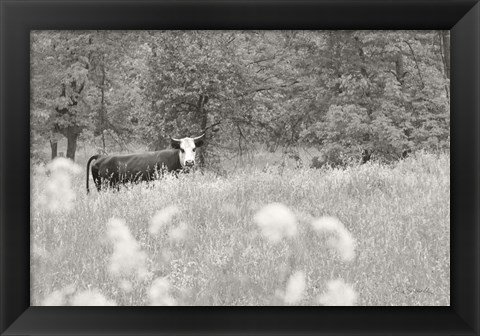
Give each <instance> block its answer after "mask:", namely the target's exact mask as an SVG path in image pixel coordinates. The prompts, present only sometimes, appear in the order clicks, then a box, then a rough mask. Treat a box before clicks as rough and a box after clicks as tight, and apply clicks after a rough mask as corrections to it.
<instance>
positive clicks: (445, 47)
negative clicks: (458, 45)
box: [441, 30, 450, 79]
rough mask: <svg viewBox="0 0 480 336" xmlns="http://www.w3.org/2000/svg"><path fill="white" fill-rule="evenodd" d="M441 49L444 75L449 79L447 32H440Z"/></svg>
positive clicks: (448, 41) (448, 40) (448, 42)
mask: <svg viewBox="0 0 480 336" xmlns="http://www.w3.org/2000/svg"><path fill="white" fill-rule="evenodd" d="M441 35H442V49H443V67H444V69H445V75H446V76H447V78H448V79H450V36H449V33H448V31H447V30H442V31H441Z"/></svg>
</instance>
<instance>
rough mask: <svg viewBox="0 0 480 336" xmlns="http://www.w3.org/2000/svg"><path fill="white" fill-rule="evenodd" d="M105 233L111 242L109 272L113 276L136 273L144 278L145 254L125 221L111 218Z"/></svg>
mask: <svg viewBox="0 0 480 336" xmlns="http://www.w3.org/2000/svg"><path fill="white" fill-rule="evenodd" d="M107 234H108V238H109V239H110V241H111V242H112V243H113V254H112V256H111V257H110V265H109V268H108V270H109V272H110V273H112V274H113V275H114V276H122V275H131V274H136V275H137V276H138V277H140V278H144V277H145V276H146V274H147V272H146V268H145V263H146V259H147V256H146V254H145V252H143V251H142V250H140V246H139V244H138V242H137V241H136V240H135V238H133V236H132V235H131V234H130V231H129V230H128V227H127V226H126V225H125V222H124V221H123V220H121V219H118V218H111V219H110V220H109V221H108V224H107Z"/></svg>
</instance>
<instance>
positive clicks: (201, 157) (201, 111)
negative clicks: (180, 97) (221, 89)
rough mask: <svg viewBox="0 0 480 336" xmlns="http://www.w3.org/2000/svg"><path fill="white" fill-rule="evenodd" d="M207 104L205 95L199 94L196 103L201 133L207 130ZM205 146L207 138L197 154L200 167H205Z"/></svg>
mask: <svg viewBox="0 0 480 336" xmlns="http://www.w3.org/2000/svg"><path fill="white" fill-rule="evenodd" d="M207 102H208V96H207V95H205V94H200V97H199V98H198V103H197V114H198V116H199V118H200V128H201V131H202V132H204V131H205V129H206V128H207V122H208V112H207V110H206V109H205V104H206V103H207ZM207 145H208V141H207V138H206V137H205V139H204V141H203V146H202V149H201V150H200V153H198V162H199V164H200V166H201V167H205V161H206V155H205V153H206V151H207Z"/></svg>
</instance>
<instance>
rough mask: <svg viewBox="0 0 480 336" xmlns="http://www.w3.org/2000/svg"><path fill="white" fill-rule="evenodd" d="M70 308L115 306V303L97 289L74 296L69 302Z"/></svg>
mask: <svg viewBox="0 0 480 336" xmlns="http://www.w3.org/2000/svg"><path fill="white" fill-rule="evenodd" d="M70 303H71V305H72V306H116V305H117V304H116V303H115V301H112V300H108V299H107V298H106V297H105V296H104V295H103V294H102V293H100V292H99V291H98V290H97V289H93V290H85V291H83V292H80V293H77V294H75V295H74V296H73V297H72V299H71V300H70Z"/></svg>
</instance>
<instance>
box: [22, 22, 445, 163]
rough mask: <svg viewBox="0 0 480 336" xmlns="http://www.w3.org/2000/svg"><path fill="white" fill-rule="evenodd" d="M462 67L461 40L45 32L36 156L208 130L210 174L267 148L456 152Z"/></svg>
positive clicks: (34, 105) (35, 56)
mask: <svg viewBox="0 0 480 336" xmlns="http://www.w3.org/2000/svg"><path fill="white" fill-rule="evenodd" d="M449 64H450V38H449V33H448V31H35V32H32V34H31V80H32V82H31V143H32V152H31V153H32V159H33V160H34V161H35V162H39V161H42V162H46V161H48V160H50V159H51V158H54V157H56V156H57V155H58V154H59V149H58V144H59V143H64V142H66V150H65V152H66V153H65V156H66V157H68V158H71V159H73V160H75V155H76V152H77V151H78V147H79V146H78V144H85V143H87V144H88V146H89V148H88V150H89V151H91V153H88V154H87V155H88V156H89V155H93V154H96V153H118V152H131V151H138V150H159V149H164V148H167V147H169V138H170V137H177V138H180V137H185V136H196V135H200V134H201V133H204V132H205V133H206V140H207V141H206V146H205V147H204V149H203V150H202V151H201V152H200V153H199V160H200V162H201V163H202V164H204V165H207V166H211V167H215V166H217V167H218V164H219V162H220V161H221V160H222V159H228V160H232V159H234V158H241V157H245V156H248V155H249V154H252V153H253V152H255V151H258V150H260V149H261V150H266V151H268V152H276V151H277V150H279V149H280V150H281V151H282V153H283V154H284V156H289V157H290V158H294V159H296V160H297V159H299V157H300V156H299V155H298V152H299V151H301V150H302V149H305V150H308V149H315V150H316V152H317V153H320V155H319V156H313V157H312V156H311V157H310V158H311V162H305V165H307V164H308V165H312V166H320V165H323V164H324V163H329V164H331V165H337V164H344V163H348V162H352V161H355V162H358V161H360V162H365V161H368V160H369V159H371V158H375V159H377V160H379V161H382V162H391V161H395V160H397V159H399V158H402V157H404V156H406V155H408V154H409V153H411V152H414V151H417V150H420V149H422V150H427V151H432V150H433V151H438V150H440V151H443V150H447V151H448V150H449V146H450V104H449V98H450V97H449V96H450V88H449V86H450V84H449V81H450V78H449V77H450V66H449ZM48 145H49V146H48ZM46 146H48V147H49V151H48V152H50V153H48V152H46V151H45V148H48V147H46Z"/></svg>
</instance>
